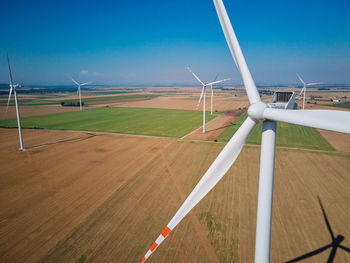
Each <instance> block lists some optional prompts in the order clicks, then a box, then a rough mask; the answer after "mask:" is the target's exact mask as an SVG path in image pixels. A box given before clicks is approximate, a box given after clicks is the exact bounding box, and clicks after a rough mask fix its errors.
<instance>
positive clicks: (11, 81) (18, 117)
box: [6, 52, 24, 151]
mask: <svg viewBox="0 0 350 263" xmlns="http://www.w3.org/2000/svg"><path fill="white" fill-rule="evenodd" d="M6 57H7V65H8V69H9V78H10V92H9V98H8V101H7V107H6V112H7V111H8V107H9V105H10V100H11V94H12V91H13V95H14V97H15V105H16V116H17V126H18V135H19V147H20V148H19V149H20V150H21V151H24V146H23V136H22V127H21V115H20V111H19V103H18V99H17V91H16V89H17V88H19V87H20V85H19V84H13V80H12V72H11V66H10V59H9V55H8V52H6Z"/></svg>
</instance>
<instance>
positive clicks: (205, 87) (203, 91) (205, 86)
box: [186, 67, 229, 133]
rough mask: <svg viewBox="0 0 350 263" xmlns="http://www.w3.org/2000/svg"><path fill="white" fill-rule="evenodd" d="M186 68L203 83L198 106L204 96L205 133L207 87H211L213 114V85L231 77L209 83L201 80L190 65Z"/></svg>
mask: <svg viewBox="0 0 350 263" xmlns="http://www.w3.org/2000/svg"><path fill="white" fill-rule="evenodd" d="M186 68H187V69H188V70H189V71H190V72H191V73H192V75H193V76H194V77H195V78H196V79H197V80H198V82H199V83H201V84H202V85H203V87H202V92H201V96H200V97H199V100H198V104H197V108H198V106H199V104H200V103H201V100H202V98H203V133H205V97H206V93H207V87H208V86H210V87H211V96H212V97H211V103H212V106H211V114H213V87H212V86H213V85H214V84H217V83H221V82H224V81H227V80H229V79H222V80H217V81H213V82H209V83H204V82H203V81H201V80H200V79H199V78H198V76H197V75H196V74H195V73H194V72H193V71H192V70H191V69H190V68H189V67H186Z"/></svg>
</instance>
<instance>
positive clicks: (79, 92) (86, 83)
mask: <svg viewBox="0 0 350 263" xmlns="http://www.w3.org/2000/svg"><path fill="white" fill-rule="evenodd" d="M71 79H72V81H73V82H74V83H75V84H77V86H78V94H79V101H80V110H82V107H81V89H80V87H81V86H85V85H88V84H90V83H91V81H90V82H85V83H82V84H79V83H78V82H77V81H75V80H74V79H73V78H71Z"/></svg>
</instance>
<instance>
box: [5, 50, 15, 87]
mask: <svg viewBox="0 0 350 263" xmlns="http://www.w3.org/2000/svg"><path fill="white" fill-rule="evenodd" d="M6 57H7V66H8V68H9V77H10V85H11V88H12V87H13V80H12V71H11V66H10V59H9V54H8V52H6Z"/></svg>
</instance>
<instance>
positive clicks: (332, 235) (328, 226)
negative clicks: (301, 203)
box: [318, 197, 335, 240]
mask: <svg viewBox="0 0 350 263" xmlns="http://www.w3.org/2000/svg"><path fill="white" fill-rule="evenodd" d="M318 202H319V203H320V207H321V210H322V214H323V218H324V221H325V222H326V225H327V228H328V231H329V234H330V235H331V237H332V240H334V239H335V237H334V234H333V231H332V228H331V225H330V224H329V221H328V218H327V215H326V211H325V210H324V208H323V205H322V202H321V199H320V198H319V197H318Z"/></svg>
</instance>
